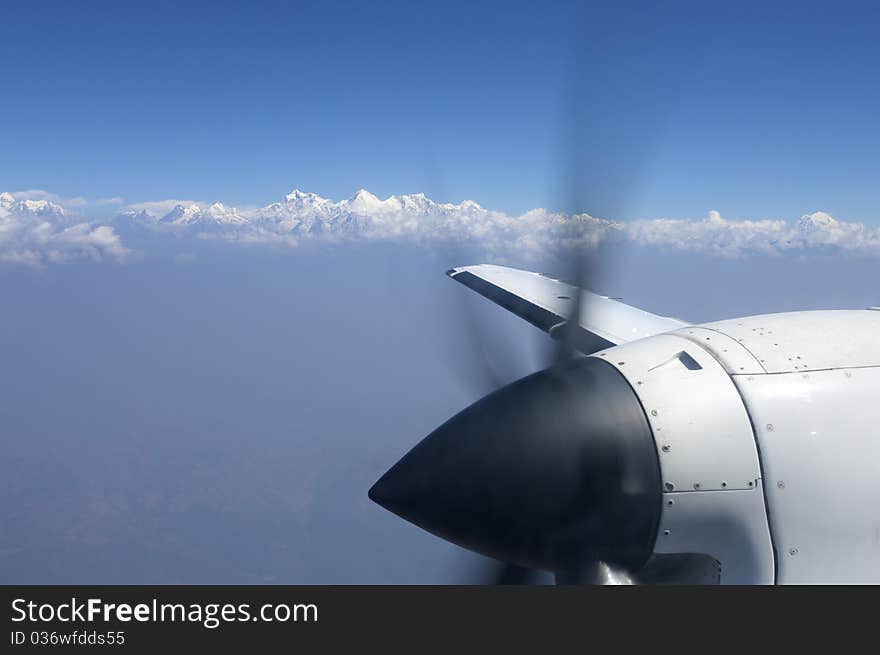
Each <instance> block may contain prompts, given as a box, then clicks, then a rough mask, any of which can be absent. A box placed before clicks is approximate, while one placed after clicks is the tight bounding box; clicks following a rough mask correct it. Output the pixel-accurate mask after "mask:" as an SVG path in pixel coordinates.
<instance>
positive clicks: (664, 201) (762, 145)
mask: <svg viewBox="0 0 880 655" xmlns="http://www.w3.org/2000/svg"><path fill="white" fill-rule="evenodd" d="M620 4H621V3H552V2H551V3H543V2H542V3H537V2H530V3H524V2H503V3H502V2H498V3H495V2H479V3H473V2H467V3H465V2H461V3H459V2H451V1H450V2H443V3H432V4H423V3H416V2H384V3H362V2H349V3H346V2H321V3H289V2H248V3H242V2H205V3H198V2H188V3H179V2H150V3H141V5H140V6H135V5H133V3H118V2H97V1H96V2H90V3H88V4H87V5H82V4H79V3H67V2H31V3H15V4H13V5H9V6H7V7H5V8H4V13H3V23H4V29H3V38H2V39H0V62H2V63H0V88H2V95H3V102H2V103H0V122H2V125H3V126H4V127H3V156H2V157H0V187H2V188H3V189H8V190H17V189H31V188H41V189H47V190H49V191H52V192H54V193H58V194H61V195H62V196H67V197H70V196H86V197H88V198H91V199H97V198H101V197H111V196H121V197H123V198H125V200H126V202H137V201H145V200H159V199H163V198H192V199H197V200H206V201H213V200H222V201H223V202H226V203H231V204H240V205H246V204H265V203H267V202H270V201H272V200H275V199H277V198H278V197H280V196H281V195H282V194H283V193H285V192H286V191H288V190H290V189H291V188H293V187H299V188H302V189H306V190H309V191H315V192H317V193H320V194H322V195H325V196H329V197H334V198H341V197H346V196H350V195H352V194H353V193H354V191H355V190H356V189H358V188H359V187H366V188H369V189H370V190H372V191H373V192H374V193H376V194H377V195H380V196H385V195H389V194H392V193H409V192H417V191H426V192H428V193H429V194H430V195H433V196H437V197H438V199H441V200H455V201H458V200H462V199H465V198H471V199H474V200H476V201H478V202H480V203H481V204H483V205H485V206H487V207H491V208H493V209H499V210H503V211H506V212H509V213H518V212H522V211H524V210H526V209H529V208H532V207H535V206H549V207H551V208H556V209H565V208H566V203H567V200H565V194H564V193H563V189H564V188H565V184H564V183H563V180H565V179H566V173H565V171H566V170H568V168H567V167H566V166H565V162H567V161H570V159H569V158H567V156H566V152H567V147H566V146H565V144H566V143H570V138H569V137H570V135H571V134H572V132H571V130H570V129H569V127H568V126H569V125H570V124H571V122H572V118H574V119H576V121H577V123H578V124H579V125H580V126H581V130H582V137H583V143H584V144H585V148H584V150H585V151H586V153H587V156H586V157H585V160H584V165H583V167H582V169H581V170H580V174H579V178H580V180H581V186H582V194H581V201H580V204H581V205H582V206H581V207H579V208H580V209H583V210H586V211H590V212H591V213H594V214H598V215H608V216H610V217H614V218H634V217H643V218H650V217H659V216H678V217H695V218H696V217H701V216H703V215H704V214H705V213H706V211H708V210H709V209H718V210H720V211H721V212H722V214H724V215H725V216H729V217H731V218H744V217H750V218H761V217H773V218H793V217H797V216H800V215H801V214H804V213H807V212H811V211H816V210H824V211H827V212H830V213H831V214H833V215H834V216H835V217H837V218H841V219H845V220H861V221H865V222H867V223H869V224H877V223H878V217H880V214H878V210H877V198H876V195H877V194H876V182H875V180H876V179H877V177H878V172H880V154H878V152H880V148H878V145H880V143H878V142H880V133H878V130H877V127H876V125H877V116H878V114H880V112H878V109H880V107H878V104H880V103H878V100H880V91H878V85H877V82H876V71H877V67H878V61H880V42H878V40H877V38H876V29H877V24H878V10H877V9H874V8H871V7H870V6H869V5H868V4H867V3H866V4H865V5H864V6H862V5H859V4H852V3H835V4H833V5H831V4H828V3H821V4H812V3H799V4H798V5H792V4H791V3H778V4H776V5H775V6H774V5H773V4H772V3H767V2H760V3H736V6H735V7H730V8H719V6H718V5H717V4H716V3H712V4H711V5H707V4H706V3H697V2H693V3H690V2H679V3H663V4H662V5H658V4H657V3H643V4H642V3H629V4H628V6H627V7H621V6H619V5H620ZM655 5H656V6H655ZM575 80H576V81H577V83H575V82H574V81H575ZM573 89H575V90H578V91H577V93H574V94H573V92H572V90H573ZM573 95H575V96H577V97H579V98H580V102H579V103H577V104H578V106H579V109H578V111H577V112H573V111H572V109H571V108H572V106H573V104H574V103H572V102H571V98H572V96H573Z"/></svg>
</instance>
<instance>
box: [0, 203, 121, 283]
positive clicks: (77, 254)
mask: <svg viewBox="0 0 880 655" xmlns="http://www.w3.org/2000/svg"><path fill="white" fill-rule="evenodd" d="M43 193H44V192H41V193H40V194H36V193H34V192H28V193H22V194H20V196H21V197H19V194H11V193H2V194H0V263H5V264H14V265H23V266H31V267H42V266H45V265H47V264H51V263H56V262H62V261H67V260H70V259H81V258H89V259H93V260H96V261H100V260H105V259H110V260H113V261H122V260H124V259H126V258H127V257H128V256H129V255H130V254H131V251H130V250H129V249H128V248H126V247H125V246H124V245H122V241H121V240H120V238H119V235H117V234H116V232H115V230H114V229H113V227H111V226H109V225H96V224H94V223H91V222H82V221H78V220H75V219H73V218H71V217H70V216H69V215H68V213H67V212H66V211H65V210H64V208H63V207H62V206H61V205H58V204H56V203H54V202H52V201H51V200H48V199H47V198H48V197H51V194H45V195H42V194H43Z"/></svg>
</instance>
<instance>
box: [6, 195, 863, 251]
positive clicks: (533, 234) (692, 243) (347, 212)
mask: <svg viewBox="0 0 880 655" xmlns="http://www.w3.org/2000/svg"><path fill="white" fill-rule="evenodd" d="M42 193H44V194H45V192H42ZM45 195H50V194H45ZM169 207H170V209H169ZM142 229H147V230H149V231H151V232H153V233H155V234H159V235H161V234H164V233H174V234H176V235H178V236H179V237H183V238H184V239H185V238H189V237H194V238H198V239H201V240H215V241H222V242H226V243H243V244H267V245H275V246H279V247H291V246H296V245H300V244H302V243H304V242H306V241H309V242H316V243H321V242H346V241H352V240H361V241H396V242H410V243H416V244H420V245H431V244H433V243H438V242H450V241H454V242H460V243H463V244H467V245H469V246H470V247H472V248H477V249H480V250H481V251H482V252H483V253H484V256H485V258H486V259H487V260H497V261H507V262H516V261H520V262H523V263H525V262H527V261H529V260H534V259H536V258H539V257H541V256H543V255H546V254H547V253H553V252H558V251H559V250H560V249H561V248H566V247H572V246H574V247H589V246H595V245H597V244H600V243H602V242H604V241H607V240H616V241H618V242H624V243H630V244H634V245H638V246H647V247H658V248H664V249H671V250H681V251H693V252H704V253H709V254H714V255H718V256H723V257H739V256H743V255H749V254H754V253H762V254H776V253H781V252H786V251H791V250H816V249H829V248H833V249H837V250H840V251H846V252H856V253H861V254H870V255H880V230H878V229H877V228H870V227H867V226H865V225H864V224H862V223H855V222H845V221H838V220H836V219H834V218H832V217H831V216H829V215H828V214H826V213H824V212H814V213H811V214H807V215H804V216H802V217H801V218H800V219H799V220H796V221H787V220H730V219H726V218H723V217H722V216H721V215H720V214H719V213H718V212H715V211H712V212H709V214H708V215H707V216H706V217H705V218H703V219H696V220H694V219H668V218H661V219H650V220H636V221H627V222H623V221H614V220H607V219H603V218H596V217H593V216H590V215H588V214H577V215H574V216H568V215H564V214H559V213H554V212H551V211H548V210H545V209H534V210H531V211H528V212H526V213H524V214H521V215H519V216H510V215H508V214H505V213H503V212H498V211H492V210H490V209H486V208H484V207H481V206H480V205H479V204H477V203H476V202H473V201H471V200H465V201H463V202H460V203H457V204H455V203H440V202H435V201H434V200H432V199H430V198H428V197H426V196H425V195H424V194H422V193H414V194H407V195H392V196H389V197H388V198H385V199H384V200H382V199H380V198H378V197H377V196H375V195H374V194H372V193H370V192H369V191H367V190H365V189H361V190H359V191H358V192H357V193H355V194H354V195H353V196H351V197H350V198H347V199H345V200H340V201H336V200H331V199H328V198H324V197H321V196H319V195H317V194H315V193H308V192H305V191H300V190H298V189H295V190H293V191H291V192H290V193H288V194H286V195H284V196H283V197H282V198H281V199H280V200H278V201H277V202H272V203H270V204H267V205H264V206H260V207H234V206H230V205H227V204H224V203H222V202H214V203H201V202H175V201H159V202H149V203H141V204H135V205H130V206H128V207H127V208H126V209H124V210H123V211H122V212H120V213H118V214H117V215H115V216H113V217H109V218H106V217H105V218H103V219H100V220H89V217H88V212H87V211H84V210H82V209H80V208H78V211H71V210H68V209H66V208H65V207H63V206H62V205H60V204H58V203H55V202H52V201H50V200H48V199H45V198H41V199H33V198H27V197H19V195H18V194H16V193H9V192H5V193H2V194H0V261H6V262H16V263H18V262H22V263H31V264H33V263H36V264H37V265H41V264H45V263H47V262H48V261H56V260H60V259H67V258H71V257H81V256H89V257H92V258H94V259H101V258H110V259H117V260H118V259H125V258H127V257H128V256H129V255H130V254H131V253H130V250H129V248H128V247H127V246H125V245H123V241H124V240H125V241H126V242H127V240H128V238H129V236H130V235H132V234H133V233H134V232H136V231H137V230H142ZM120 235H122V236H120ZM175 243H178V244H179V243H180V240H179V239H178V240H176V241H175Z"/></svg>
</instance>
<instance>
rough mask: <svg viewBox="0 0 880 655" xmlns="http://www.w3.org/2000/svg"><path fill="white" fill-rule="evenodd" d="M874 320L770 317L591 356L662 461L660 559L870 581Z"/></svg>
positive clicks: (879, 573)
mask: <svg viewBox="0 0 880 655" xmlns="http://www.w3.org/2000/svg"><path fill="white" fill-rule="evenodd" d="M878 327H880V313H878V312H877V311H827V312H798V313H789V314H772V315H767V316H755V317H748V318H740V319H734V320H730V321H720V322H717V323H711V324H706V325H702V326H697V325H695V326H690V327H686V328H682V329H680V330H676V331H674V332H669V333H665V334H661V335H657V336H654V337H649V338H646V339H641V340H638V341H633V342H630V343H626V344H622V345H620V346H615V347H612V348H609V349H607V350H604V351H601V352H598V353H595V354H594V355H592V356H593V357H599V358H601V359H604V360H605V361H607V362H609V363H610V364H611V365H612V366H614V367H616V368H617V370H618V371H620V373H621V374H623V375H624V376H625V377H626V379H627V381H628V382H629V383H630V385H632V388H633V389H634V390H635V392H636V394H637V395H638V396H639V399H640V401H641V403H642V405H643V408H644V410H645V413H646V416H647V419H648V421H649V423H650V426H651V430H652V432H653V435H654V440H655V443H656V446H657V454H658V458H659V461H660V468H661V478H662V484H663V510H662V514H661V520H660V524H659V529H658V533H657V539H656V542H655V547H654V552H655V553H656V554H670V553H694V554H697V553H699V554H705V555H709V556H711V557H713V558H714V559H715V560H717V561H718V562H719V563H720V567H721V582H722V583H723V584H738V583H748V584H751V583H773V582H775V583H779V584H785V583H819V582H831V583H846V582H860V583H864V582H870V581H875V582H876V581H880V429H878V428H877V423H876V409H875V405H876V403H877V401H878V400H880V331H878Z"/></svg>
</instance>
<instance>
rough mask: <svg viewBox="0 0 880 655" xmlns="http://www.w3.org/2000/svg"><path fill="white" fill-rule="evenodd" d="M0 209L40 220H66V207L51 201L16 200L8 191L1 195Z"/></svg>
mask: <svg viewBox="0 0 880 655" xmlns="http://www.w3.org/2000/svg"><path fill="white" fill-rule="evenodd" d="M0 207H2V208H3V209H4V210H5V211H7V212H12V213H14V214H19V215H23V216H36V217H40V218H64V216H65V213H64V207H62V206H61V205H56V204H55V203H54V202H51V201H49V200H27V199H25V200H16V199H15V196H13V195H12V194H11V193H9V192H8V191H4V192H3V193H0Z"/></svg>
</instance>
